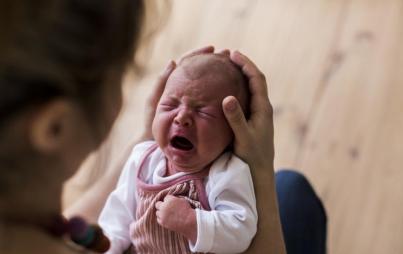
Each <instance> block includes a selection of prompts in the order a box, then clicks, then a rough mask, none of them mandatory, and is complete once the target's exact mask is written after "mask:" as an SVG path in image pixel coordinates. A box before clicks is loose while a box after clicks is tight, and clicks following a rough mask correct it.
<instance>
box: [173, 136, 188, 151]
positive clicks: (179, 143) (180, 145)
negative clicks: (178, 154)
mask: <svg viewBox="0 0 403 254" xmlns="http://www.w3.org/2000/svg"><path fill="white" fill-rule="evenodd" d="M171 144H172V146H173V147H175V148H177V149H181V150H185V151H189V150H191V149H192V148H193V144H192V142H190V141H189V140H188V139H187V138H184V137H174V138H173V139H172V141H171Z"/></svg>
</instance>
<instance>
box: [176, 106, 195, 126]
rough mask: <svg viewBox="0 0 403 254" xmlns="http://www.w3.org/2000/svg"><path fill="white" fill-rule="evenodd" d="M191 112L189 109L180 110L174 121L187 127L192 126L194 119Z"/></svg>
mask: <svg viewBox="0 0 403 254" xmlns="http://www.w3.org/2000/svg"><path fill="white" fill-rule="evenodd" d="M191 114H192V113H191V112H189V111H188V110H186V109H184V110H181V111H179V112H178V114H177V115H176V116H175V119H174V122H175V124H178V125H181V126H185V127H190V126H192V125H193V119H192V116H191Z"/></svg>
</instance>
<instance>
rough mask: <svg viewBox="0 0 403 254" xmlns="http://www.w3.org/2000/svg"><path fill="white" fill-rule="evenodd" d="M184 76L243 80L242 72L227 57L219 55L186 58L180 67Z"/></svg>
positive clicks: (229, 80)
mask: <svg viewBox="0 0 403 254" xmlns="http://www.w3.org/2000/svg"><path fill="white" fill-rule="evenodd" d="M179 68H181V69H182V71H183V72H182V73H183V75H185V76H186V78H189V79H201V78H203V79H209V78H212V79H220V80H221V81H228V82H234V81H238V80H239V79H241V78H242V74H241V73H240V70H238V68H237V67H235V65H234V64H233V63H232V62H231V60H229V58H228V57H227V56H224V55H219V54H200V55H195V56H192V57H188V58H185V59H184V60H183V61H182V62H181V63H180V65H179Z"/></svg>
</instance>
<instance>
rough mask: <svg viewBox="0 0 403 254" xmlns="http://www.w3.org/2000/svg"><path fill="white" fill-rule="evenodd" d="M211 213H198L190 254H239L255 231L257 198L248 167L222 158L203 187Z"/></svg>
mask: <svg viewBox="0 0 403 254" xmlns="http://www.w3.org/2000/svg"><path fill="white" fill-rule="evenodd" d="M206 191H207V195H208V200H209V204H210V207H211V211H204V210H200V209H197V210H196V217H197V241H196V243H195V244H194V245H192V244H191V243H190V242H189V246H190V249H191V251H192V252H212V253H240V252H243V251H245V250H246V249H247V248H248V247H249V245H250V243H251V241H252V239H253V237H254V235H255V234H256V230H257V211H256V198H255V193H254V189H253V182H252V176H251V174H250V170H249V166H248V165H247V164H246V163H244V162H243V161H242V160H241V159H239V158H238V157H236V156H233V155H232V156H231V155H230V154H224V155H223V156H221V157H220V158H219V159H218V161H217V162H216V163H214V165H213V166H212V168H211V169H210V174H209V179H208V182H207V184H206Z"/></svg>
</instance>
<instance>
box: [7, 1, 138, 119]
mask: <svg viewBox="0 0 403 254" xmlns="http://www.w3.org/2000/svg"><path fill="white" fill-rule="evenodd" d="M144 8H145V7H144V3H143V1H142V0H36V1H33V0H2V1H1V3H0V28H1V31H2V32H1V33H2V35H0V36H1V37H0V126H1V125H2V124H3V123H4V122H5V121H6V120H7V118H8V116H11V115H13V114H15V113H16V112H17V111H20V110H23V109H25V108H27V107H29V106H30V105H33V104H35V105H37V104H39V103H42V102H45V101H47V100H50V99H52V98H53V97H56V96H68V97H71V98H73V99H75V100H77V101H78V102H80V103H83V105H85V104H90V102H94V100H97V98H98V96H99V94H98V91H99V90H100V89H99V88H100V86H101V85H103V83H104V81H105V79H106V78H107V77H106V76H107V74H108V73H109V72H110V71H111V70H112V71H113V70H118V71H121V72H123V71H124V68H125V66H127V64H128V63H129V62H130V61H132V60H133V55H134V51H135V49H136V48H137V43H138V39H139V37H140V29H141V27H142V22H143V16H144V11H145V10H144ZM116 85H119V84H116ZM94 104H96V103H94ZM92 106H94V105H92Z"/></svg>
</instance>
